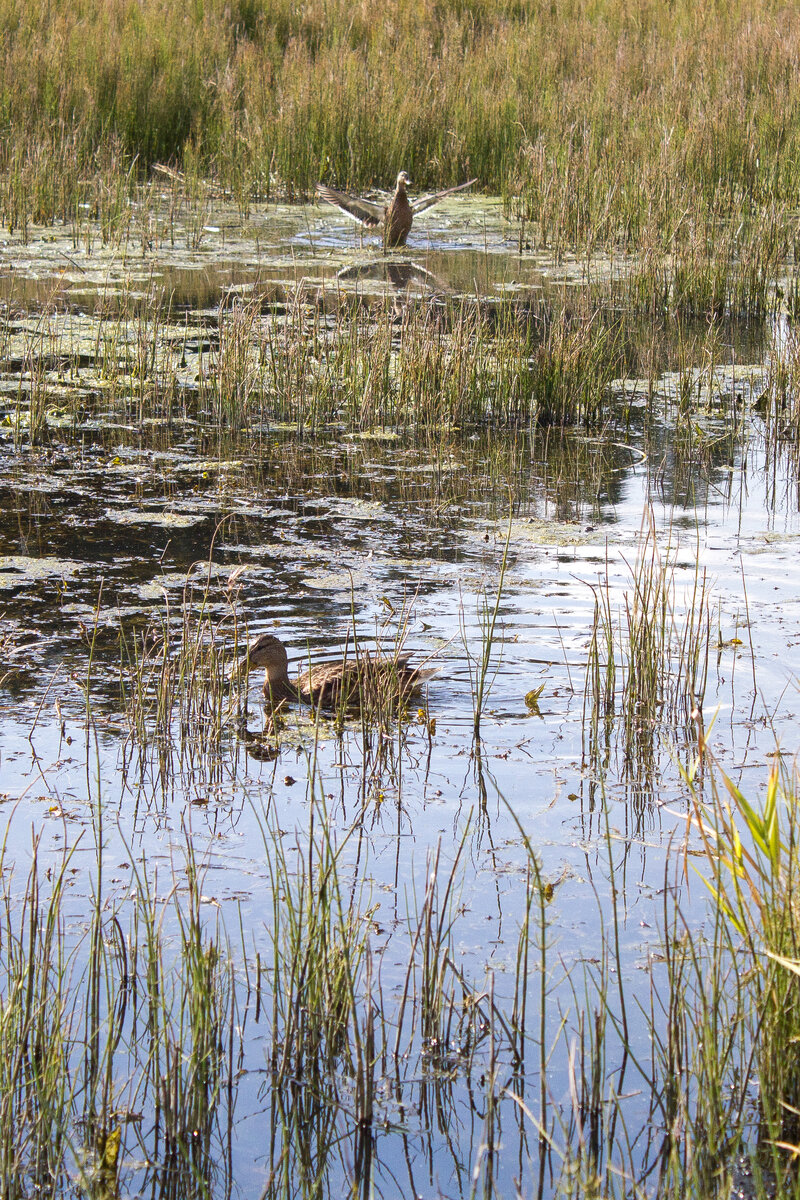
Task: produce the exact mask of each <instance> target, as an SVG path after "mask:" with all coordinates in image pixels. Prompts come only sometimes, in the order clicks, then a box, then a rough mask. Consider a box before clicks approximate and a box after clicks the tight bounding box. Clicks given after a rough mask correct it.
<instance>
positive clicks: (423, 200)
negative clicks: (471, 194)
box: [411, 176, 478, 216]
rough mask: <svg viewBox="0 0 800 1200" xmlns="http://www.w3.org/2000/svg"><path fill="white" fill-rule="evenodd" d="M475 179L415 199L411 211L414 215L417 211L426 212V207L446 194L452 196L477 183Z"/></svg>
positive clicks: (435, 202)
mask: <svg viewBox="0 0 800 1200" xmlns="http://www.w3.org/2000/svg"><path fill="white" fill-rule="evenodd" d="M477 182H478V179H477V176H476V177H475V179H470V180H469V182H468V183H459V184H457V185H456V187H451V188H445V190H444V191H443V192H436V193H434V195H432V196H420V198H419V200H414V201H412V203H411V211H412V212H413V214H414V216H416V215H417V213H421V212H424V211H425V209H426V208H430V207H431V205H432V204H438V203H439V201H440V200H444V198H445V196H452V195H453V193H454V192H463V191H464V189H465V188H468V187H472V185H473V183H477Z"/></svg>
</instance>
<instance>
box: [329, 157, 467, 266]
mask: <svg viewBox="0 0 800 1200" xmlns="http://www.w3.org/2000/svg"><path fill="white" fill-rule="evenodd" d="M477 182H478V181H477V179H470V180H469V181H468V182H467V183H459V184H458V185H457V186H456V187H451V188H446V189H445V190H444V191H443V192H436V193H435V194H434V195H432V196H420V198H419V200H414V201H411V200H409V198H408V193H407V192H406V188H407V187H408V185H409V184H410V183H411V180H410V179H409V177H408V175H407V174H406V172H405V171H401V172H400V174H399V175H398V176H397V183H396V185H395V191H394V195H393V196H392V198H391V200H390V201H389V203H388V204H378V203H376V202H375V201H373V200H359V199H356V198H355V197H353V196H348V195H347V193H346V192H337V191H336V190H335V189H334V188H331V187H328V186H327V184H324V183H318V184H317V195H318V196H319V198H320V200H325V201H326V202H327V203H328V204H332V205H333V206H334V208H338V209H340V210H341V211H342V212H343V213H345V214H346V215H347V216H348V217H352V219H353V220H354V221H358V222H359V223H360V224H361V225H366V226H367V227H368V228H369V229H379V228H382V229H383V244H384V246H386V247H395V246H405V244H406V238H407V237H408V235H409V233H410V232H411V224H412V222H413V220H414V217H415V216H417V214H418V213H421V212H424V211H425V209H426V208H430V207H431V205H432V204H437V203H438V202H439V201H440V200H443V199H444V198H445V196H452V195H453V193H454V192H463V191H464V189H465V188H468V187H472V185H473V183H477Z"/></svg>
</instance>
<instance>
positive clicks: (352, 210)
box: [317, 183, 386, 228]
mask: <svg viewBox="0 0 800 1200" xmlns="http://www.w3.org/2000/svg"><path fill="white" fill-rule="evenodd" d="M317 195H318V196H319V198H320V200H325V201H326V202H327V203H328V204H332V205H333V206H334V208H338V209H341V211H342V212H343V213H345V214H346V215H347V216H348V217H352V219H353V220H354V221H359V222H360V223H361V224H362V225H369V226H370V227H371V228H375V226H377V225H380V224H382V222H383V218H384V213H385V211H386V210H385V207H384V205H383V204H375V203H373V201H372V200H356V199H355V198H354V197H353V196H348V195H347V193H346V192H337V191H336V190H335V188H330V187H326V186H325V184H324V183H318V184H317Z"/></svg>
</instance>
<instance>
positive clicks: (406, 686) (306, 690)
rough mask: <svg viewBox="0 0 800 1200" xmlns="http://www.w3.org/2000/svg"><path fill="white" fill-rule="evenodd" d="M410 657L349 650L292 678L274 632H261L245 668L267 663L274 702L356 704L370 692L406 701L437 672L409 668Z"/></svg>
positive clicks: (266, 685)
mask: <svg viewBox="0 0 800 1200" xmlns="http://www.w3.org/2000/svg"><path fill="white" fill-rule="evenodd" d="M408 659H409V655H408V654H398V655H397V656H396V657H395V658H388V659H387V658H371V657H370V655H369V654H366V653H363V654H359V655H353V657H348V656H347V654H346V653H345V656H344V657H343V658H342V659H341V660H340V661H338V662H329V663H320V664H319V665H317V666H311V667H310V668H309V670H307V671H304V672H303V674H302V675H299V676H298V678H297V679H295V680H294V681H292V680H290V679H289V659H288V657H287V654H286V647H285V646H284V644H283V642H282V641H280V640H279V639H278V638H276V637H274V636H273V635H272V634H271V633H262V634H260V635H259V636H258V637H257V638H255V639H254V640H253V641H252V642H251V643H250V646H249V647H248V649H247V652H246V654H245V657H244V659H243V660H242V661H243V664H244V665H245V666H246V668H247V670H252V668H253V667H264V669H265V676H264V695H265V696H266V697H267V699H268V700H269V702H270V703H271V704H273V705H278V704H282V703H283V702H285V701H287V700H302V701H305V702H306V703H307V704H318V705H319V704H321V705H323V706H333V705H338V704H340V703H341V704H344V705H346V706H356V705H358V704H360V703H361V702H362V701H363V700H364V699H365V698H367V697H368V696H372V697H373V698H374V699H376V700H377V699H378V698H379V697H381V696H384V695H385V696H387V698H389V699H390V700H398V699H402V698H403V697H405V696H408V695H410V693H411V692H413V691H414V690H415V689H416V688H418V687H420V686H421V685H422V684H423V683H424V682H425V681H426V680H427V679H430V678H431V676H432V675H434V674H435V673H436V672H435V670H434V669H427V670H422V669H420V668H419V667H410V666H409V665H408Z"/></svg>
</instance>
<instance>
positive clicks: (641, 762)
mask: <svg viewBox="0 0 800 1200" xmlns="http://www.w3.org/2000/svg"><path fill="white" fill-rule="evenodd" d="M676 568H677V557H676V555H675V553H674V552H670V551H669V550H667V551H666V552H662V551H661V549H660V547H659V545H658V540H657V537H656V532H655V526H654V524H653V521H652V515H650V516H649V517H646V522H645V525H644V526H643V529H642V533H641V536H640V540H639V546H638V548H637V556H636V560H635V562H634V563H633V564H631V565H630V566H629V570H630V586H629V587H628V588H627V589H626V591H625V594H624V596H623V597H622V600H621V602H620V606H619V610H618V611H617V610H615V606H614V602H613V599H612V597H611V595H610V593H609V590H608V587H607V585H606V584H604V583H603V582H602V580H601V582H600V583H599V584H598V585H597V587H595V588H594V589H593V590H594V595H595V618H594V626H593V631H592V639H591V642H590V653H589V659H588V664H587V672H586V683H585V692H584V712H585V714H586V719H585V730H586V732H587V735H588V750H587V751H586V753H587V754H588V757H589V759H590V760H591V761H592V762H594V763H595V764H596V765H597V766H598V767H599V766H600V764H602V763H603V762H607V757H608V753H609V752H610V749H611V747H612V745H614V744H616V745H617V746H619V747H620V748H621V752H622V755H623V761H624V764H625V768H624V769H625V771H626V773H630V774H631V776H632V777H637V776H640V775H641V774H642V772H645V773H646V774H647V775H648V777H649V776H650V775H652V773H653V771H654V769H655V767H654V754H655V752H656V749H657V746H658V743H659V739H660V738H661V737H662V735H664V734H666V732H667V731H668V730H677V729H682V728H683V729H685V728H686V727H687V724H688V723H689V721H690V718H691V715H692V713H693V711H694V710H695V709H696V708H700V709H702V703H703V697H704V694H705V688H706V681H707V677H708V666H709V652H710V644H711V600H710V597H709V595H708V585H707V580H706V576H705V572H704V571H702V569H701V568H700V566H699V564H697V565H696V566H695V569H694V573H693V574H692V575H691V576H690V577H689V578H688V580H687V585H686V592H685V595H684V596H683V597H680V596H679V593H678V582H677V578H676ZM620 731H621V734H620Z"/></svg>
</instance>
